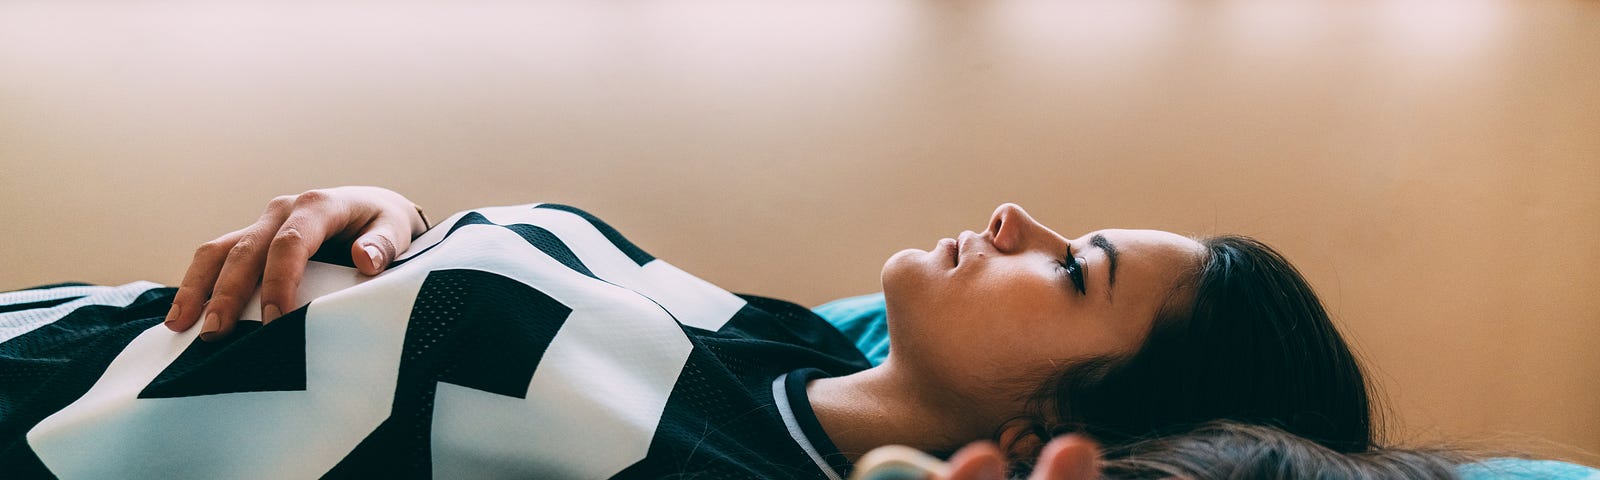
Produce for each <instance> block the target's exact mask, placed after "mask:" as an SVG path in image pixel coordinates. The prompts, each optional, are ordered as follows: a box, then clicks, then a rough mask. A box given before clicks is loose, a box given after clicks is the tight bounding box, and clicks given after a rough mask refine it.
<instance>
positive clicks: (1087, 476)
mask: <svg viewBox="0 0 1600 480" xmlns="http://www.w3.org/2000/svg"><path fill="white" fill-rule="evenodd" d="M1028 478H1029V479H1030V480H1093V479H1096V478H1100V445H1099V444H1097V443H1095V441H1094V440H1090V439H1089V437H1085V436H1082V435H1078V434H1072V435H1067V436H1064V437H1057V438H1056V439H1055V440H1051V441H1050V444H1048V445H1045V447H1044V451H1043V452H1040V453H1039V463H1038V464H1037V465H1035V466H1034V467H1033V475H1031V476H1029V477H1028Z"/></svg>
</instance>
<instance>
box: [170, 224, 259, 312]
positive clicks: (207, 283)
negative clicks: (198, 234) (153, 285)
mask: <svg viewBox="0 0 1600 480" xmlns="http://www.w3.org/2000/svg"><path fill="white" fill-rule="evenodd" d="M241 235H242V232H232V233H229V234H227V235H223V236H221V237H217V239H215V240H212V241H209V242H206V243H204V244H201V245H200V248H197V249H195V251H194V258H193V259H191V260H190V261H189V269H188V270H187V271H185V272H184V274H183V282H181V283H179V284H178V293H177V294H175V295H173V297H172V308H171V309H169V310H167V320H166V322H165V323H166V326H167V329H169V330H172V331H174V332H182V331H185V330H188V329H189V327H192V326H194V324H195V321H196V320H199V319H200V310H201V308H202V307H203V306H204V305H205V303H206V299H209V298H211V290H212V288H213V286H215V285H216V283H217V275H218V274H220V273H222V263H223V261H224V260H226V259H227V257H228V250H229V249H232V248H233V244H234V243H236V242H238V239H239V237H240V236H241Z"/></svg>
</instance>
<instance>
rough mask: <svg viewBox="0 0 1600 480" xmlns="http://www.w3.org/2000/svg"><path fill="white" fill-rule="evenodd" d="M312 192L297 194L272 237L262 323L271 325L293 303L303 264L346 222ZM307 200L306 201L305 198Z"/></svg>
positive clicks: (264, 278)
mask: <svg viewBox="0 0 1600 480" xmlns="http://www.w3.org/2000/svg"><path fill="white" fill-rule="evenodd" d="M314 192H316V191H315V190H313V191H311V192H306V193H303V194H300V198H298V199H296V200H295V206H294V211H293V213H290V214H289V218H287V219H285V220H284V221H283V226H282V227H280V228H279V229H278V231H277V233H276V234H275V235H273V237H272V248H270V249H269V250H268V251H267V261H266V263H267V264H266V271H265V274H264V275H263V276H262V278H261V321H262V323H271V322H272V321H273V320H276V319H277V318H278V317H279V316H280V315H282V314H283V312H284V311H286V310H292V309H294V307H295V306H297V305H299V304H298V303H296V299H295V294H296V293H297V292H298V291H299V289H300V280H301V278H302V277H304V275H305V270H306V262H309V261H310V260H311V256H312V255H315V254H316V253H317V249H318V248H321V246H322V243H323V242H326V241H327V240H328V239H329V238H330V237H332V236H333V235H335V234H337V233H338V232H339V230H341V227H343V226H344V225H345V224H347V223H349V220H348V218H349V216H348V212H344V211H343V210H342V209H341V208H338V207H337V206H336V205H334V204H333V201H332V200H331V199H329V198H327V197H325V196H322V195H320V194H314ZM307 197H309V198H307Z"/></svg>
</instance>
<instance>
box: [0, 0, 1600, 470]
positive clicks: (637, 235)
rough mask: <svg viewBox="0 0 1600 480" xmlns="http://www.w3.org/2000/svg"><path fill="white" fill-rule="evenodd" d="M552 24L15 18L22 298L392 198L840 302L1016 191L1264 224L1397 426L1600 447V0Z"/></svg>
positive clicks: (23, 5) (411, 6) (1108, 212)
mask: <svg viewBox="0 0 1600 480" xmlns="http://www.w3.org/2000/svg"><path fill="white" fill-rule="evenodd" d="M441 3H445V2H441ZM522 3H531V2H503V3H479V4H474V5H471V6H457V7H445V6H438V5H430V4H426V3H417V2H347V3H341V4H332V5H321V2H277V1H260V2H255V3H254V4H251V3H241V4H236V5H234V6H215V5H207V4H206V2H196V3H194V4H184V3H152V2H104V3H103V4H93V3H85V2H45V1H39V2H8V3H4V4H0V225H3V226H4V227H0V228H3V231H0V242H3V243H0V245H3V246H0V289H14V288H21V287H24V286H28V285H32V284H39V283H46V282H55V281H62V280H85V281H92V282H98V283H121V282H127V281H131V280H135V279H152V280H156V281H161V282H167V283H174V282H176V281H177V280H178V279H179V278H180V276H181V273H182V270H183V267H184V266H185V265H186V262H187V260H188V256H189V254H190V252H191V251H192V249H193V247H194V246H195V245H197V244H199V243H200V242H202V241H204V240H207V239H209V238H212V237H214V236H216V235H219V234H221V233H223V232H225V231H228V230H231V229H234V228H238V227H241V226H243V225H244V224H246V223H248V222H250V221H252V220H253V219H254V217H255V216H256V215H257V214H258V213H259V210H260V208H261V207H262V206H263V205H264V204H265V203H266V201H267V200H268V199H269V198H270V197H272V196H273V195H275V194H280V193H294V192H298V191H302V190H305V189H308V188H313V187H318V186H331V185H339V184H378V185H385V186H389V187H391V188H394V189H396V190H399V191H401V192H403V193H406V194H407V195H409V196H410V197H411V198H412V199H414V200H416V201H417V202H419V203H421V204H422V205H424V206H426V207H427V208H428V209H429V210H430V212H431V213H432V214H433V215H434V216H435V218H442V217H443V216H445V215H446V214H448V213H449V212H452V211H455V210H458V209H462V208H467V207H472V206H480V205H490V204H509V203H522V202H530V201H537V200H554V201H561V202H567V203H573V204H577V205H581V206H583V207H585V208H587V209H590V210H591V211H594V212H595V213H597V214H599V215H601V216H603V217H605V218H607V219H608V220H610V221H611V222H612V223H613V224H615V225H617V226H619V227H620V228H622V229H623V230H624V231H625V232H628V233H629V235H630V236H631V237H633V238H634V239H635V240H636V241H637V242H638V243H640V244H641V245H643V246H645V247H646V248H648V249H650V250H651V251H652V252H653V253H655V254H657V255H658V256H661V257H664V258H667V259H669V260H670V261H672V262H673V263H675V264H677V265H679V266H682V267H684V268H685V269H687V270H689V271H691V272H696V273H698V274H700V275H701V276H703V277H705V278H707V279H709V280H711V281H713V282H715V283H719V284H721V285H723V286H725V287H727V288H729V289H731V290H735V291H744V292H754V293H762V294H767V295H772V296H778V297H783V298H788V299H792V300H796V301H799V302H801V303H804V304H808V305H815V304H818V303H821V302H823V301H825V300H828V299H831V298H836V297H841V296H845V295H852V294H859V293H864V292H869V291H875V290H877V289H878V270H879V268H880V266H881V265H882V262H883V261H884V259H886V258H887V257H888V256H889V255H890V254H891V253H893V252H895V251H897V250H899V249H902V248H908V247H914V248H931V247H932V246H933V245H934V242H935V240H937V239H938V238H939V237H943V236H949V235H953V234H955V233H957V232H959V231H961V230H963V229H981V228H982V227H983V225H984V220H985V219H986V216H987V215H988V213H989V212H990V211H992V210H993V208H994V207H995V206H996V205H997V204H999V203H1000V202H1004V201H1014V202H1019V203H1021V204H1022V205H1024V206H1025V207H1028V208H1029V209H1030V211H1031V212H1032V213H1034V215H1035V216H1036V217H1038V218H1039V219H1041V220H1042V221H1045V222H1047V223H1050V224H1052V225H1055V226H1056V227H1057V229H1058V230H1061V231H1063V233H1070V232H1081V231H1083V230H1088V229H1095V228H1101V227H1110V226H1128V227H1154V228H1162V229H1168V230H1174V231H1179V232H1189V233H1218V232H1236V233H1245V234H1251V235H1256V236H1259V237H1261V238H1263V239H1265V240H1266V241H1268V242H1269V243H1272V244H1274V245H1276V246H1278V247H1279V248H1280V249H1282V250H1284V251H1285V252H1286V254H1287V255H1289V256H1290V258H1292V259H1295V260H1296V261H1297V262H1298V264H1299V266H1300V267H1301V268H1302V269H1303V270H1304V271H1305V272H1306V273H1307V275H1309V276H1310V278H1311V279H1312V280H1313V282H1314V283H1315V284H1316V286H1317V287H1318V288H1319V289H1320V290H1321V292H1322V294H1323V297H1324V299H1325V300H1326V301H1327V303H1328V304H1329V305H1330V306H1331V308H1332V310H1333V311H1334V312H1335V314H1336V315H1337V317H1338V319H1339V320H1341V321H1342V322H1343V325H1344V326H1345V328H1346V331H1347V332H1349V334H1350V336H1351V337H1353V338H1354V341H1355V343H1356V344H1357V346H1358V348H1360V349H1361V350H1362V351H1363V352H1365V354H1366V355H1367V356H1368V357H1369V359H1370V362H1371V365H1373V366H1374V367H1375V371H1376V372H1377V373H1376V375H1377V378H1378V379H1379V381H1380V382H1381V383H1382V385H1383V387H1384V389H1385V391H1386V392H1387V394H1388V397H1389V399H1390V401H1391V402H1392V406H1393V407H1394V409H1395V410H1396V412H1397V416H1396V420H1397V422H1396V423H1398V424H1400V425H1401V426H1402V427H1403V428H1402V429H1401V430H1400V431H1401V433H1402V435H1401V437H1403V438H1412V439H1434V438H1440V437H1450V438H1478V439H1489V440H1490V441H1491V442H1490V443H1491V445H1508V446H1513V447H1518V448H1526V446H1527V445H1528V439H1529V438H1535V439H1544V440H1549V441H1553V442H1558V444H1560V445H1567V446H1570V447H1572V448H1566V447H1562V446H1560V445H1538V444H1535V446H1534V447H1533V448H1535V449H1537V450H1538V451H1540V452H1544V453H1555V454H1561V455H1566V456H1568V457H1570V458H1577V459H1579V460H1583V461H1586V462H1589V463H1591V464H1593V463H1600V456H1596V455H1595V454H1593V453H1588V454H1585V453H1583V452H1582V451H1579V450H1578V449H1585V450H1587V451H1588V452H1600V348H1597V345H1596V341H1597V340H1600V296H1597V295H1595V293H1594V292H1595V291H1596V287H1597V286H1600V273H1597V269H1596V268H1595V267H1596V266H1597V265H1600V133H1597V132H1600V3H1596V2H1592V1H1590V2H1560V1H1530V2H1507V3H1499V2H1493V1H1478V0H1460V1H1448V2H1420V3H1419V2H1403V3H1386V4H1381V5H1380V4H1372V3H1366V4H1364V5H1365V6H1362V7H1351V6H1347V5H1346V6H1341V5H1344V4H1342V3H1327V4H1319V5H1312V4H1300V5H1293V6H1291V5H1290V4H1289V3H1287V2H1283V3H1280V2H1258V3H1250V4H1240V3H1233V2H1117V3H1071V4H1063V3H1062V2H1053V1H1051V2H1037V3H1029V2H1015V1H1002V2H946V1H928V2H900V1H882V2H861V1H831V0H806V1H796V2H792V3H769V2H747V1H742V0H730V1H726V2H716V3H709V2H693V3H677V4H670V5H669V4H666V3H664V2H622V1H617V2H604V1H584V2H550V3H545V4H541V5H538V6H518V4H522ZM1351 3H1353V2H1351ZM314 4H316V5H314ZM757 4H761V5H759V6H758V5H757Z"/></svg>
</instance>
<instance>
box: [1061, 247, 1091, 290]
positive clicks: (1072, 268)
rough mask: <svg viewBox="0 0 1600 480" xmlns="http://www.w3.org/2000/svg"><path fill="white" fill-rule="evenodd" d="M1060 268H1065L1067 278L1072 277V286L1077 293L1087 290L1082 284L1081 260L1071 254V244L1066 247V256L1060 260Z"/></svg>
mask: <svg viewBox="0 0 1600 480" xmlns="http://www.w3.org/2000/svg"><path fill="white" fill-rule="evenodd" d="M1061 268H1063V269H1066V271H1067V278H1070V279H1072V286H1073V287H1074V288H1077V289H1078V293H1080V294H1083V293H1087V292H1088V290H1087V289H1086V288H1084V284H1083V262H1082V261H1081V260H1079V259H1078V257H1074V256H1072V247H1071V246H1068V247H1067V258H1065V259H1063V260H1062V261H1061Z"/></svg>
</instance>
